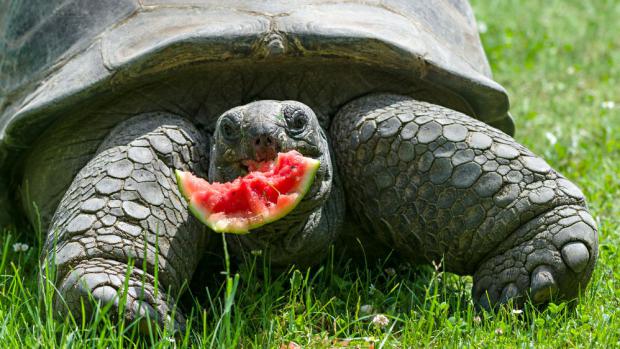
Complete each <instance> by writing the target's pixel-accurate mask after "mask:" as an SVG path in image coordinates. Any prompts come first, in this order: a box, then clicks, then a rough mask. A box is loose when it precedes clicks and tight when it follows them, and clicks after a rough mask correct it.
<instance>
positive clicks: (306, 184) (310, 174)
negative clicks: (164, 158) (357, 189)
mask: <svg viewBox="0 0 620 349" xmlns="http://www.w3.org/2000/svg"><path fill="white" fill-rule="evenodd" d="M304 165H305V167H306V168H305V170H306V172H305V173H306V174H305V176H304V178H303V179H302V180H301V182H300V183H299V186H298V188H297V190H295V191H294V192H295V193H297V194H299V195H298V196H297V198H296V199H295V201H293V202H292V203H291V204H290V205H288V206H286V207H285V208H284V209H282V210H281V211H279V212H278V213H277V214H274V215H272V216H267V217H265V216H263V218H264V219H263V220H262V221H259V222H257V223H255V224H248V225H247V226H246V227H243V228H240V229H226V230H222V229H219V228H218V227H217V226H216V223H217V222H218V221H216V220H209V219H208V216H209V215H208V212H207V211H206V210H203V209H201V208H200V206H198V205H196V204H195V203H194V202H193V201H192V198H191V195H190V194H189V193H188V192H187V190H185V188H184V185H183V183H184V180H183V179H184V178H183V177H184V175H185V174H190V175H191V173H189V172H186V171H181V170H175V171H174V173H175V176H176V179H177V186H178V187H179V191H180V192H181V195H183V197H184V198H185V200H186V201H187V203H188V207H189V210H190V212H191V213H192V214H193V215H194V217H196V218H197V219H198V220H199V221H200V222H202V223H203V224H205V225H206V226H208V227H209V228H210V229H211V230H213V231H215V232H218V233H232V234H239V235H243V234H247V233H249V232H250V230H252V229H256V228H259V227H262V226H263V225H265V224H269V223H272V222H275V221H277V220H279V219H281V218H283V217H284V216H286V215H287V214H289V213H290V212H291V211H293V210H294V209H295V207H297V206H298V205H299V203H300V202H301V200H302V199H303V198H304V196H305V195H306V194H307V193H308V190H309V189H310V187H311V186H312V183H314V178H315V177H316V173H317V171H318V170H319V167H320V165H321V162H320V161H319V160H316V159H312V158H307V157H304ZM292 193H293V192H291V193H289V194H292Z"/></svg>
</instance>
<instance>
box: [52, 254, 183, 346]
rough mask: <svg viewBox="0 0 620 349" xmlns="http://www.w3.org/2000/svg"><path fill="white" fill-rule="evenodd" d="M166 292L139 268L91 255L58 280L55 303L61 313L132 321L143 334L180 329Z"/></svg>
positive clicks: (180, 319)
mask: <svg viewBox="0 0 620 349" xmlns="http://www.w3.org/2000/svg"><path fill="white" fill-rule="evenodd" d="M168 298H169V297H167V292H164V290H159V289H157V288H156V287H155V286H154V278H153V277H152V276H151V275H149V274H147V273H144V272H143V271H142V270H139V269H136V268H132V267H130V266H128V265H125V264H123V263H119V262H116V261H111V260H102V259H93V260H87V261H83V262H81V263H80V264H78V265H77V266H75V267H74V268H73V269H72V271H71V272H70V273H68V274H67V276H66V277H65V279H64V280H62V282H61V283H60V284H59V290H58V293H57V294H56V297H55V299H54V306H55V308H56V309H57V310H58V311H59V313H60V314H61V315H63V316H67V315H69V314H72V315H73V316H74V317H76V320H81V319H82V317H85V320H91V319H92V318H93V317H94V316H95V314H97V313H98V312H99V313H100V312H106V313H107V314H108V315H109V316H110V318H112V319H116V320H119V319H124V320H125V321H127V325H130V326H131V324H132V323H134V324H135V325H136V326H138V332H140V333H143V334H146V333H149V332H150V331H153V332H154V331H156V328H158V327H159V328H161V329H163V328H164V327H167V329H168V330H169V331H179V330H180V331H182V329H183V326H184V323H185V320H184V317H183V315H182V314H181V313H180V312H179V311H178V310H176V309H175V307H174V306H173V305H171V303H170V302H169V299H168Z"/></svg>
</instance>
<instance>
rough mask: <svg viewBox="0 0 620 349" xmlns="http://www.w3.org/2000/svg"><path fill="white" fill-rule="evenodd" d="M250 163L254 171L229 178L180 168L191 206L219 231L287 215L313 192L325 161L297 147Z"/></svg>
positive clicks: (254, 225) (237, 229)
mask: <svg viewBox="0 0 620 349" xmlns="http://www.w3.org/2000/svg"><path fill="white" fill-rule="evenodd" d="M244 164H245V165H246V166H247V167H248V170H249V171H250V172H249V173H248V174H247V175H245V176H243V177H239V178H237V179H235V180H233V181H232V182H227V183H218V182H214V183H209V182H207V181H206V180H204V179H202V178H199V177H196V176H194V175H193V174H191V173H190V172H184V171H179V170H176V176H177V183H178V185H179V189H180V190H181V193H182V194H183V196H184V197H185V199H186V200H187V202H188V203H189V208H190V210H191V212H192V213H193V214H194V216H196V217H197V218H198V219H199V220H200V221H202V222H203V223H205V224H206V225H208V226H209V227H210V228H211V229H213V230H214V231H216V232H220V233H236V234H245V233H247V232H249V231H250V230H251V229H255V228H258V227H260V226H262V225H265V224H267V223H271V222H273V221H276V220H278V219H280V218H282V217H284V216H285V215H287V214H288V213H289V212H291V211H292V210H293V209H294V208H295V207H296V206H297V205H298V204H299V202H301V199H302V198H303V196H304V195H305V194H306V193H307V192H308V190H309V189H310V186H311V185H312V182H313V181H314V176H315V175H316V171H317V170H318V168H319V165H320V163H319V161H318V160H315V159H312V158H307V157H304V156H303V155H301V154H300V153H299V152H297V151H295V150H292V151H289V152H287V153H278V157H277V158H276V160H275V161H274V160H271V161H263V162H256V161H251V160H250V161H245V162H244Z"/></svg>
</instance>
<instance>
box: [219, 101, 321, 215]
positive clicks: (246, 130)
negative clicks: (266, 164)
mask: <svg viewBox="0 0 620 349" xmlns="http://www.w3.org/2000/svg"><path fill="white" fill-rule="evenodd" d="M291 150H296V151H298V152H299V153H301V154H302V155H303V156H306V157H310V158H313V159H317V160H319V161H320V163H321V165H320V167H319V169H318V171H317V174H316V177H315V179H314V182H313V184H312V187H311V188H310V190H309V191H308V193H307V194H306V196H305V197H304V199H303V200H302V202H301V203H300V204H299V206H298V208H297V209H296V210H295V211H294V212H293V213H292V214H291V215H290V216H292V217H293V218H290V219H287V218H285V219H283V220H282V221H285V224H287V225H290V224H291V223H292V222H291V219H297V220H304V219H305V218H307V217H308V215H309V214H310V213H311V212H313V211H315V210H317V209H319V208H320V207H321V206H322V204H323V203H324V202H325V200H326V199H327V197H328V196H329V193H330V190H331V186H332V177H333V168H332V162H331V158H330V152H329V145H328V141H327V137H326V135H325V132H324V131H323V129H322V128H321V126H320V124H319V120H318V119H317V117H316V115H315V113H314V112H313V111H312V109H310V107H308V106H307V105H305V104H303V103H300V102H296V101H274V100H262V101H256V102H252V103H249V104H246V105H243V106H239V107H235V108H233V109H230V110H228V111H226V112H224V113H223V114H222V115H221V116H220V117H219V118H218V120H217V123H216V126H215V130H214V134H213V145H212V148H211V154H210V163H209V181H211V182H214V181H216V182H228V181H232V180H233V179H235V178H237V177H240V176H243V175H245V174H247V164H248V160H250V161H267V160H274V159H275V158H276V156H277V153H279V152H288V151H291ZM273 224H274V223H272V224H270V225H273Z"/></svg>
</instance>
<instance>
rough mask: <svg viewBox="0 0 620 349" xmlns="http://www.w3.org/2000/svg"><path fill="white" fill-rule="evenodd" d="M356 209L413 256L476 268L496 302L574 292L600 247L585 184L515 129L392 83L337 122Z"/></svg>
mask: <svg viewBox="0 0 620 349" xmlns="http://www.w3.org/2000/svg"><path fill="white" fill-rule="evenodd" d="M331 137H332V139H333V140H334V148H335V155H336V163H337V168H338V169H339V170H340V173H341V175H342V178H344V179H345V181H344V182H345V193H346V197H347V202H348V207H349V208H351V209H352V210H353V211H354V214H355V217H357V219H358V220H359V221H360V222H361V223H362V224H361V226H365V227H368V228H369V229H367V232H366V233H368V234H374V235H376V236H377V237H378V238H379V239H380V240H382V241H383V242H384V243H385V244H387V245H389V246H393V247H394V248H395V249H396V250H397V251H398V252H399V253H400V254H402V255H403V256H405V257H406V258H408V259H410V260H413V261H417V262H431V261H440V260H443V262H444V265H445V267H446V270H447V271H451V272H456V273H459V274H473V275H474V288H473V297H474V301H475V302H476V303H477V304H478V305H480V306H482V307H484V308H491V307H493V306H494V305H496V304H498V303H504V302H507V301H508V300H510V299H514V300H515V302H516V303H521V302H523V301H524V300H525V299H526V298H527V297H531V298H532V300H533V301H534V302H535V303H544V302H547V301H549V300H550V299H551V298H552V297H556V298H557V299H571V298H574V297H575V296H576V295H577V293H578V291H579V290H580V289H583V288H584V287H585V286H586V284H587V282H588V280H589V279H590V275H591V273H592V269H593V267H594V264H595V261H596V258H597V233H596V224H595V223H594V221H593V220H592V217H591V216H590V214H589V213H588V211H587V210H586V208H585V201H584V197H583V194H582V193H581V191H580V190H579V189H578V188H577V187H575V185H573V184H572V183H570V182H569V181H568V180H566V179H565V178H563V177H562V176H561V175H560V174H558V173H557V172H556V171H554V170H553V169H551V168H550V167H549V165H547V164H546V163H545V162H544V160H542V159H540V158H538V157H536V156H535V155H534V154H532V153H531V152H530V151H529V150H527V149H526V148H524V147H523V146H521V145H520V144H518V143H517V142H515V141H514V139H512V138H511V137H509V136H507V135H506V134H504V133H502V132H500V131H498V130H497V129H494V128H492V127H490V126H489V125H486V124H484V123H482V122H480V121H477V120H475V119H473V118H471V117H469V116H466V115H464V114H461V113H458V112H455V111H453V110H450V109H447V108H444V107H440V106H437V105H433V104H429V103H424V102H419V101H416V100H414V99H412V98H410V97H404V96H397V95H370V96H366V97H362V98H359V99H357V100H354V101H352V102H350V103H349V104H347V105H346V106H344V107H343V108H342V109H341V110H340V112H339V113H338V115H337V116H336V117H335V119H334V121H333V123H332V126H331Z"/></svg>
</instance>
